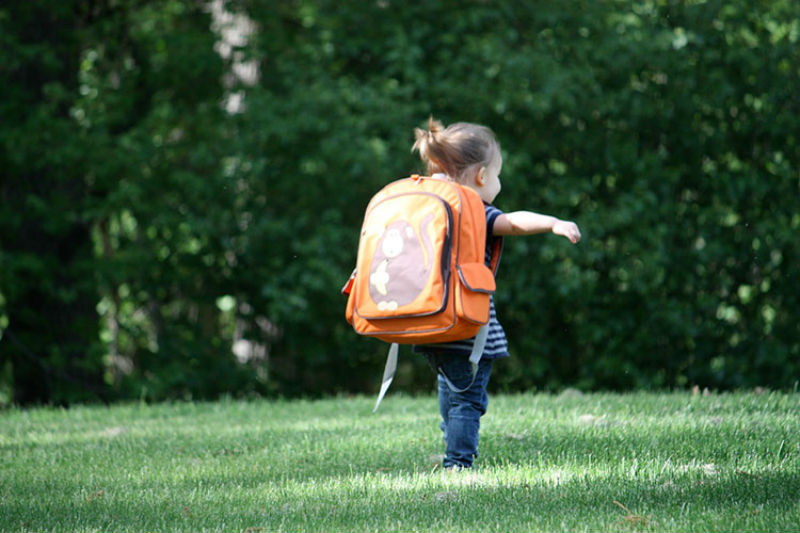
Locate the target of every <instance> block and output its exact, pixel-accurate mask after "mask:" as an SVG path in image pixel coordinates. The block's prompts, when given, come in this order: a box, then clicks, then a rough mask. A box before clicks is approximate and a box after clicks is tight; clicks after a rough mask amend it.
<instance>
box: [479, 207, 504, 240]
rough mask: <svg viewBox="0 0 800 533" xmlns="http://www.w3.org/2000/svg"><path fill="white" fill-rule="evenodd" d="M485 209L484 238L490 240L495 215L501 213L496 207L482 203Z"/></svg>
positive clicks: (492, 233) (492, 236)
mask: <svg viewBox="0 0 800 533" xmlns="http://www.w3.org/2000/svg"><path fill="white" fill-rule="evenodd" d="M483 207H484V209H485V210H486V240H487V242H488V241H491V240H492V239H493V238H494V231H493V229H494V221H495V220H497V217H499V216H500V215H502V214H503V212H502V211H500V210H499V209H498V208H496V207H495V206H493V205H490V204H483Z"/></svg>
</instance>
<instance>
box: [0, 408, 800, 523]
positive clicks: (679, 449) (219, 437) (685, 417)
mask: <svg viewBox="0 0 800 533" xmlns="http://www.w3.org/2000/svg"><path fill="white" fill-rule="evenodd" d="M372 401H373V400H372V398H338V399H329V400H323V401H316V402H309V401H291V402H290V401H278V402H268V401H256V402H234V401H223V402H218V403H201V404H194V403H181V404H173V405H155V406H146V405H124V406H115V407H112V408H102V407H81V408H73V409H70V410H56V409H35V410H10V411H4V412H0V530H3V531H153V530H156V531H246V530H250V531H564V530H569V531H798V529H800V441H799V440H798V439H799V438H800V418H799V417H798V409H799V408H800V395H797V394H777V393H770V394H729V395H711V396H702V395H698V396H692V395H691V394H689V393H675V394H629V395H575V394H564V395H560V396H551V395H516V396H496V397H493V398H492V401H491V404H490V412H489V414H488V415H487V416H486V417H485V418H484V422H483V428H482V431H481V457H480V458H479V460H478V463H477V468H475V469H474V470H473V471H469V472H462V473H459V474H449V473H446V472H442V471H441V470H440V469H437V468H435V467H434V464H435V458H434V456H435V455H436V454H438V453H441V451H442V450H441V448H442V445H441V437H440V434H439V430H438V427H437V423H438V420H437V414H436V410H437V409H436V400H435V399H434V398H433V397H421V398H408V397H403V396H401V395H399V394H397V393H395V394H394V395H392V396H391V397H390V398H388V399H387V400H386V401H385V402H384V404H383V405H382V406H381V412H380V413H379V414H378V415H372V414H371V412H370V410H371V403H372Z"/></svg>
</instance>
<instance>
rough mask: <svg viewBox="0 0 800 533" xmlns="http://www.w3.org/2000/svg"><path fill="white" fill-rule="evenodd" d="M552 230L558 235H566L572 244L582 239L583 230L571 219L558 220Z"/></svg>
mask: <svg viewBox="0 0 800 533" xmlns="http://www.w3.org/2000/svg"><path fill="white" fill-rule="evenodd" d="M552 231H553V233H555V234H556V235H561V236H563V237H566V238H567V239H569V242H571V243H572V244H575V243H576V242H578V241H579V240H581V230H579V229H578V225H577V224H575V223H574V222H570V221H569V220H557V221H556V222H555V224H553V230H552Z"/></svg>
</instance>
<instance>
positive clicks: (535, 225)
mask: <svg viewBox="0 0 800 533" xmlns="http://www.w3.org/2000/svg"><path fill="white" fill-rule="evenodd" d="M492 231H493V232H494V234H495V235H534V234H537V233H547V232H552V233H555V234H556V235H561V236H563V237H566V238H567V239H569V240H570V242H571V243H573V244H575V243H576V242H578V241H580V240H581V231H580V230H579V229H578V225H577V224H575V223H574V222H570V221H568V220H561V219H558V218H556V217H551V216H549V215H540V214H539V213H533V212H531V211H514V212H513V213H504V214H502V215H500V216H499V217H497V218H496V219H495V221H494V226H493V227H492Z"/></svg>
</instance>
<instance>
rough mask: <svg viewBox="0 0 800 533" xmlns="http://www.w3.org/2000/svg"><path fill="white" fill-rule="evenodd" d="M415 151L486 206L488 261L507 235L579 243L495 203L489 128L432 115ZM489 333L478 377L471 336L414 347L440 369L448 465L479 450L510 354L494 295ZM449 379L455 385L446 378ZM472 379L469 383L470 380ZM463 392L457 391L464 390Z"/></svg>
mask: <svg viewBox="0 0 800 533" xmlns="http://www.w3.org/2000/svg"><path fill="white" fill-rule="evenodd" d="M414 133H415V135H416V142H415V143H414V146H413V148H412V151H415V150H416V151H419V155H420V157H421V158H422V161H423V162H425V163H426V164H427V166H428V169H427V171H428V175H430V176H432V177H438V178H441V179H448V180H453V181H456V182H458V183H460V184H462V185H465V186H467V187H469V188H471V189H473V190H474V191H476V192H477V193H478V194H479V195H480V197H481V199H482V200H483V202H484V207H485V209H486V264H487V265H488V264H489V261H490V259H491V254H492V250H493V248H494V241H495V239H497V238H499V237H501V236H504V235H532V234H536V233H546V232H552V233H555V234H556V235H561V236H564V237H566V238H567V239H569V240H570V242H572V243H573V244H574V243H577V242H578V241H579V240H580V238H581V233H580V230H578V226H577V225H576V224H575V223H574V222H568V221H565V220H559V219H558V218H555V217H551V216H547V215H541V214H538V213H533V212H530V211H515V212H513V213H503V212H502V211H500V210H499V209H497V208H496V207H494V206H493V205H491V204H492V202H493V201H494V199H495V197H496V196H497V194H498V193H499V192H500V178H499V176H500V170H501V168H502V166H503V158H502V156H501V155H500V145H499V144H498V142H497V140H496V139H495V137H494V134H493V133H492V131H491V130H490V129H489V128H486V127H485V126H479V125H477V124H469V123H463V122H459V123H456V124H451V125H450V126H448V127H447V128H444V127H443V126H442V124H441V123H440V122H439V121H436V120H434V119H433V117H431V118H430V119H429V121H428V130H427V131H426V130H422V129H419V128H418V129H416V130H415V132H414ZM489 317H490V318H489V334H488V338H487V340H486V346H485V348H484V350H483V355H482V356H481V360H480V364H479V366H478V373H477V374H476V375H475V377H474V381H473V373H472V365H471V363H470V362H469V359H468V358H469V355H470V352H471V350H472V344H473V339H468V340H465V341H460V342H454V343H446V344H428V345H420V346H415V347H414V351H416V352H420V353H423V354H425V356H426V357H427V358H428V361H429V362H430V364H431V367H432V368H434V370H436V371H437V372H438V374H439V376H438V385H439V411H440V412H441V415H442V423H441V428H442V431H443V432H444V441H445V457H444V460H443V462H442V466H443V467H444V468H447V469H452V468H469V467H471V466H472V463H473V461H474V459H475V457H476V456H477V455H478V432H479V429H480V418H481V416H482V415H483V414H484V413H485V412H486V408H487V407H488V404H489V397H488V395H487V393H486V387H487V385H488V383H489V374H490V373H491V370H492V361H493V360H494V359H497V358H498V357H508V355H509V354H508V341H507V340H506V334H505V331H503V327H502V326H501V325H500V322H498V320H497V313H496V312H495V308H494V299H492V300H491V306H490V312H489ZM442 374H444V376H447V378H449V380H450V382H451V383H452V385H454V388H451V386H450V385H449V384H448V383H447V380H446V379H445V377H444V376H443V375H442ZM470 383H471V385H470ZM465 388H466V390H463V392H458V391H459V390H462V389H465Z"/></svg>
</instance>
